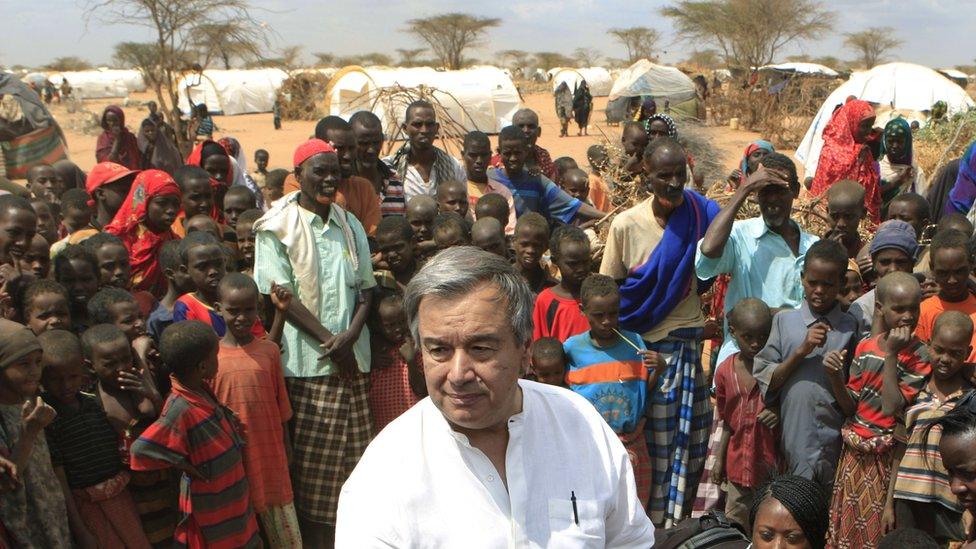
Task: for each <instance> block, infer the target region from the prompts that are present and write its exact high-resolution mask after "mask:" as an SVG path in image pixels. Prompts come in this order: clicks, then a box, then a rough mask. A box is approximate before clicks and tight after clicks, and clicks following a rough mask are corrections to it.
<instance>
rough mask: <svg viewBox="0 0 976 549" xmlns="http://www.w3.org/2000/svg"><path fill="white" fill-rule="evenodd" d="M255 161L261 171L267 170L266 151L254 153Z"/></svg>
mask: <svg viewBox="0 0 976 549" xmlns="http://www.w3.org/2000/svg"><path fill="white" fill-rule="evenodd" d="M254 163H255V164H256V165H257V167H258V171H259V172H264V171H267V170H268V155H267V154H264V153H254Z"/></svg>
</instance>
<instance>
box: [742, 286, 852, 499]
mask: <svg viewBox="0 0 976 549" xmlns="http://www.w3.org/2000/svg"><path fill="white" fill-rule="evenodd" d="M818 320H823V321H825V322H826V323H827V324H829V325H830V331H829V332H827V341H826V342H825V343H824V345H822V346H821V347H818V348H817V349H815V350H814V351H813V353H811V354H809V355H808V356H807V357H806V358H804V359H803V360H802V361H801V362H800V364H799V366H797V368H796V369H795V370H794V371H793V375H791V376H790V377H789V378H788V379H787V380H786V382H785V383H784V384H783V386H782V387H780V388H779V390H778V391H769V390H768V389H769V382H770V379H771V378H772V375H773V372H775V371H776V368H779V367H780V365H781V364H782V363H783V362H784V361H785V360H786V359H787V358H788V357H789V356H790V355H792V354H793V352H794V351H795V350H796V349H797V348H798V347H800V345H802V344H803V341H804V340H805V339H806V336H807V329H808V328H809V327H810V326H812V325H813V324H814V323H815V322H817V321H818ZM857 341H858V338H857V321H856V320H855V319H854V317H852V316H851V315H849V314H847V313H845V312H843V311H842V310H841V308H840V304H837V305H836V306H834V308H833V309H832V310H831V311H830V312H829V313H827V314H825V315H817V314H815V313H814V312H813V311H811V310H810V306H809V305H808V304H807V302H806V300H804V301H803V304H802V305H801V306H800V308H799V309H797V310H790V311H781V312H779V313H778V314H777V315H776V316H775V317H774V318H773V327H772V331H770V333H769V340H768V341H767V342H766V346H765V347H764V348H763V350H762V351H760V352H759V354H758V355H756V360H755V365H754V366H753V374H754V375H755V377H756V381H757V382H759V388H760V389H761V390H762V392H763V396H764V397H765V399H766V402H767V403H768V404H771V405H774V404H778V405H779V412H780V425H781V426H782V432H783V453H784V455H785V457H786V464H787V471H788V472H789V473H792V474H796V475H800V476H803V477H806V478H809V479H814V480H817V481H819V482H821V483H822V484H824V485H828V486H829V485H830V484H831V483H832V482H833V480H834V470H835V468H836V466H837V460H838V459H839V458H840V450H841V439H840V428H841V426H842V425H843V424H844V420H845V419H846V418H845V416H844V414H843V413H842V412H841V410H840V408H839V407H838V406H837V401H836V400H835V399H834V395H833V392H832V391H831V390H830V379H829V378H828V377H827V371H826V369H825V368H824V366H823V357H824V355H825V354H826V353H828V352H829V351H840V350H842V349H847V361H848V364H850V360H851V358H852V357H853V355H854V347H855V345H856V344H857Z"/></svg>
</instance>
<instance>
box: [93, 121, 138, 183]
mask: <svg viewBox="0 0 976 549" xmlns="http://www.w3.org/2000/svg"><path fill="white" fill-rule="evenodd" d="M102 130H103V131H102V134H101V135H99V136H98V143H97V144H96V145H95V159H96V160H97V161H98V162H115V163H116V164H121V165H123V166H125V167H126V168H128V169H130V170H139V169H141V168H142V154H141V153H140V152H139V142H138V140H137V139H136V136H135V135H132V132H130V131H129V129H128V128H126V127H125V113H124V112H122V108H121V107H119V106H117V105H109V106H107V107H105V111H104V112H103V113H102Z"/></svg>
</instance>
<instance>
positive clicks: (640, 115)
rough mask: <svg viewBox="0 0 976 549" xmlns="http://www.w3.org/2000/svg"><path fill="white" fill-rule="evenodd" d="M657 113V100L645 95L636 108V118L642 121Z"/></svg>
mask: <svg viewBox="0 0 976 549" xmlns="http://www.w3.org/2000/svg"><path fill="white" fill-rule="evenodd" d="M655 114H657V101H654V98H653V97H645V98H644V100H643V101H642V102H641V106H640V108H639V109H637V118H636V120H637V121H638V122H639V121H643V120H647V119H648V118H650V117H652V116H654V115H655Z"/></svg>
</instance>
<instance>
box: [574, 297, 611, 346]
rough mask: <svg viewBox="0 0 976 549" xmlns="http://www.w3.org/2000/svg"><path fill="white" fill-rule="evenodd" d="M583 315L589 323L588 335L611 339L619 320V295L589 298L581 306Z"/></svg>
mask: <svg viewBox="0 0 976 549" xmlns="http://www.w3.org/2000/svg"><path fill="white" fill-rule="evenodd" d="M583 315H585V316H586V320H587V322H589V323H590V334H591V335H592V336H593V337H596V338H599V339H611V338H613V337H614V336H615V335H616V334H615V333H614V330H616V329H617V325H618V323H619V319H620V295H619V294H617V293H611V294H609V295H602V296H591V297H589V298H587V300H586V303H584V304H583Z"/></svg>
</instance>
